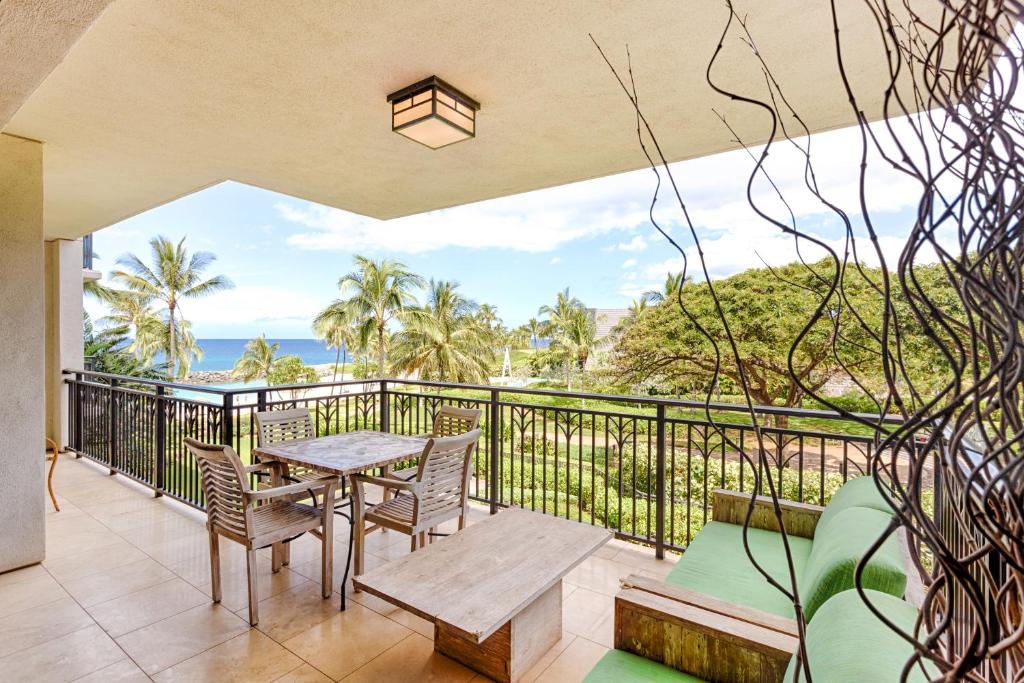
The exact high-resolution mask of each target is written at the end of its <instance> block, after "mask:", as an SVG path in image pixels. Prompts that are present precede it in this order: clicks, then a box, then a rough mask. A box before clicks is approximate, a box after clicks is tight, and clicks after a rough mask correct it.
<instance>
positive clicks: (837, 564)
mask: <svg viewBox="0 0 1024 683" xmlns="http://www.w3.org/2000/svg"><path fill="white" fill-rule="evenodd" d="M890 519H891V516H890V515H888V514H886V513H884V512H879V511H878V510H872V509H870V508H863V507H851V508H847V509H845V510H842V511H840V512H838V513H836V514H835V515H833V517H832V519H831V520H830V521H829V522H828V524H826V525H825V526H822V525H821V524H819V525H818V528H817V530H816V531H815V533H814V543H813V545H812V546H811V554H810V557H809V558H808V559H807V564H806V565H805V567H804V571H803V574H802V575H801V576H800V600H801V603H802V604H803V607H804V613H805V614H806V615H807V618H808V619H812V618H813V617H814V614H815V612H817V610H818V608H820V607H821V606H822V605H823V604H824V603H825V601H826V600H828V599H829V598H831V597H832V596H833V595H836V594H837V593H840V592H842V591H844V590H847V589H850V588H853V587H854V583H853V574H854V570H855V568H856V566H857V562H858V561H859V560H860V559H861V558H862V557H863V556H864V555H865V553H867V550H868V548H869V547H870V546H871V544H872V543H874V542H875V541H876V540H877V539H878V538H879V537H880V536H881V535H882V532H883V531H884V530H885V528H886V526H888V524H889V521H890ZM903 567H904V564H903V553H902V550H901V548H900V544H899V540H898V536H897V534H892V535H891V536H890V537H889V538H888V539H887V540H886V541H885V543H884V544H883V545H882V547H881V548H879V549H878V551H876V552H875V554H874V555H873V556H872V557H871V560H870V561H869V562H868V564H867V565H866V566H865V567H864V572H863V574H862V575H861V576H862V584H861V585H862V586H863V587H864V588H871V589H874V590H877V591H881V592H883V593H889V594H890V595H895V596H896V597H901V596H902V595H903V591H904V589H906V586H907V576H906V574H905V573H904V570H903Z"/></svg>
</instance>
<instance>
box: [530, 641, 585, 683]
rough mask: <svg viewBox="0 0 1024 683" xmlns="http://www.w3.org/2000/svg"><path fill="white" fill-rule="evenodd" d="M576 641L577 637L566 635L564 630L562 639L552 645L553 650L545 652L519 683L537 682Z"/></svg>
mask: <svg viewBox="0 0 1024 683" xmlns="http://www.w3.org/2000/svg"><path fill="white" fill-rule="evenodd" d="M575 639H576V636H574V635H573V634H571V633H566V632H565V631H564V630H563V632H562V638H561V639H560V640H559V641H558V642H557V643H555V644H554V645H552V646H551V649H550V650H548V651H547V652H545V653H544V654H543V655H542V656H541V658H540V659H538V660H537V663H536V664H534V665H533V666H532V667H530V670H529V671H527V672H526V673H525V674H523V677H522V678H520V679H519V683H533V681H535V680H537V678H539V677H540V675H541V674H542V673H544V670H545V669H547V668H548V667H549V666H551V663H552V662H553V661H555V659H557V658H558V656H559V655H560V654H562V652H564V651H565V648H567V647H569V645H570V644H571V643H572V641H574V640H575Z"/></svg>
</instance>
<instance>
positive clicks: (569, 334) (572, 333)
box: [538, 287, 597, 388]
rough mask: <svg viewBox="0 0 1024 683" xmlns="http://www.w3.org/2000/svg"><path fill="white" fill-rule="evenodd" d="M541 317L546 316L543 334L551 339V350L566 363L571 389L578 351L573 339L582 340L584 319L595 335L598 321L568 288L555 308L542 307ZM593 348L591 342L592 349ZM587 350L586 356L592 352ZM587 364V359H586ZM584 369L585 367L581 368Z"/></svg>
mask: <svg viewBox="0 0 1024 683" xmlns="http://www.w3.org/2000/svg"><path fill="white" fill-rule="evenodd" d="M538 313H539V314H540V315H546V316H547V320H546V321H545V322H544V328H543V333H544V334H545V335H546V336H547V337H549V338H550V339H551V349H552V351H554V352H555V353H556V354H558V355H561V356H562V357H563V361H564V363H565V384H566V387H567V388H569V387H570V385H571V383H572V364H573V362H575V360H574V359H575V358H576V351H575V350H572V349H575V344H574V342H573V341H572V340H573V339H577V338H580V336H581V334H582V331H583V329H584V327H585V322H584V320H583V319H584V318H586V319H588V320H589V321H590V323H591V324H593V326H594V333H595V334H596V332H597V325H596V321H594V320H593V316H591V315H590V313H588V312H587V309H586V308H584V307H583V302H582V301H580V300H579V299H577V298H576V297H574V296H572V295H571V294H570V293H569V288H568V287H566V288H565V289H563V290H562V291H561V292H559V293H558V297H557V299H556V300H555V305H554V306H547V305H545V306H541V307H540V310H539V311H538ZM592 346H593V343H592V342H591V344H590V347H592ZM590 347H588V348H587V351H586V354H587V355H588V354H589V352H590ZM584 364H586V357H584ZM580 369H581V370H582V369H583V366H582V365H581V366H580Z"/></svg>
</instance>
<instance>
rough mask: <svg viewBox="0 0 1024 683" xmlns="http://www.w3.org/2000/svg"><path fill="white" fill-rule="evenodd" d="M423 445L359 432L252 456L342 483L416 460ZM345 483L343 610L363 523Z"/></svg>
mask: <svg viewBox="0 0 1024 683" xmlns="http://www.w3.org/2000/svg"><path fill="white" fill-rule="evenodd" d="M426 445H427V439H425V438H423V437H419V436H405V435H403V434H390V433H388V432H376V431H370V430H359V431H354V432H345V433H344V434H334V435H332V436H322V437H319V438H316V439H304V440H296V441H286V442H282V443H277V444H273V445H269V446H260V447H258V448H256V449H254V450H253V455H254V456H255V457H256V458H258V459H259V460H260V461H261V462H266V461H269V460H276V461H278V462H282V463H284V464H286V465H293V466H297V467H305V468H309V469H313V470H317V471H320V472H324V473H327V474H334V475H337V476H338V477H341V478H342V480H343V481H342V483H343V484H344V483H345V482H344V479H345V478H347V477H350V476H352V475H353V474H359V473H361V472H366V471H367V470H373V469H377V468H382V469H384V470H387V469H388V468H390V466H391V465H394V464H396V463H400V462H404V461H407V460H412V459H416V458H419V457H420V455H421V454H422V453H423V449H424V448H425V447H426ZM348 484H349V487H348V491H349V495H348V496H347V497H346V500H345V501H343V502H342V505H341V506H339V507H344V506H345V505H347V506H348V507H349V508H350V510H349V513H348V514H345V513H343V512H338V509H337V507H336V508H335V511H336V512H337V513H338V514H340V515H342V516H344V517H347V518H348V521H349V535H348V539H349V540H348V558H347V560H346V562H345V574H344V577H343V578H342V580H341V609H342V610H344V609H345V585H346V584H347V583H348V575H349V571H350V569H351V567H352V538H353V536H354V535H355V534H354V530H355V525H356V524H362V523H363V520H362V519H361V518H359V519H357V512H356V508H357V507H361V506H355V505H352V486H351V482H348ZM360 559H362V558H360Z"/></svg>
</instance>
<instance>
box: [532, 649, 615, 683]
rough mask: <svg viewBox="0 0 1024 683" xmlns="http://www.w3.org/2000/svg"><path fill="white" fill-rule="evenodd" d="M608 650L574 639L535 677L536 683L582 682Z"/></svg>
mask: <svg viewBox="0 0 1024 683" xmlns="http://www.w3.org/2000/svg"><path fill="white" fill-rule="evenodd" d="M607 651H608V648H606V647H603V646H601V645H598V644H597V643H595V642H592V641H590V640H587V639H586V638H576V639H574V640H573V641H572V642H571V643H569V645H568V646H567V647H566V648H565V650H563V651H562V653H561V654H559V655H558V656H557V657H555V661H553V662H552V663H551V666H549V667H548V668H547V669H545V670H544V671H543V673H541V675H540V676H538V677H537V679H536V680H537V683H577V682H578V681H582V680H583V679H584V678H585V677H586V675H587V674H588V673H590V670H591V669H593V668H594V665H595V664H597V661H598V660H599V659H601V657H603V656H604V653H605V652H607Z"/></svg>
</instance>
